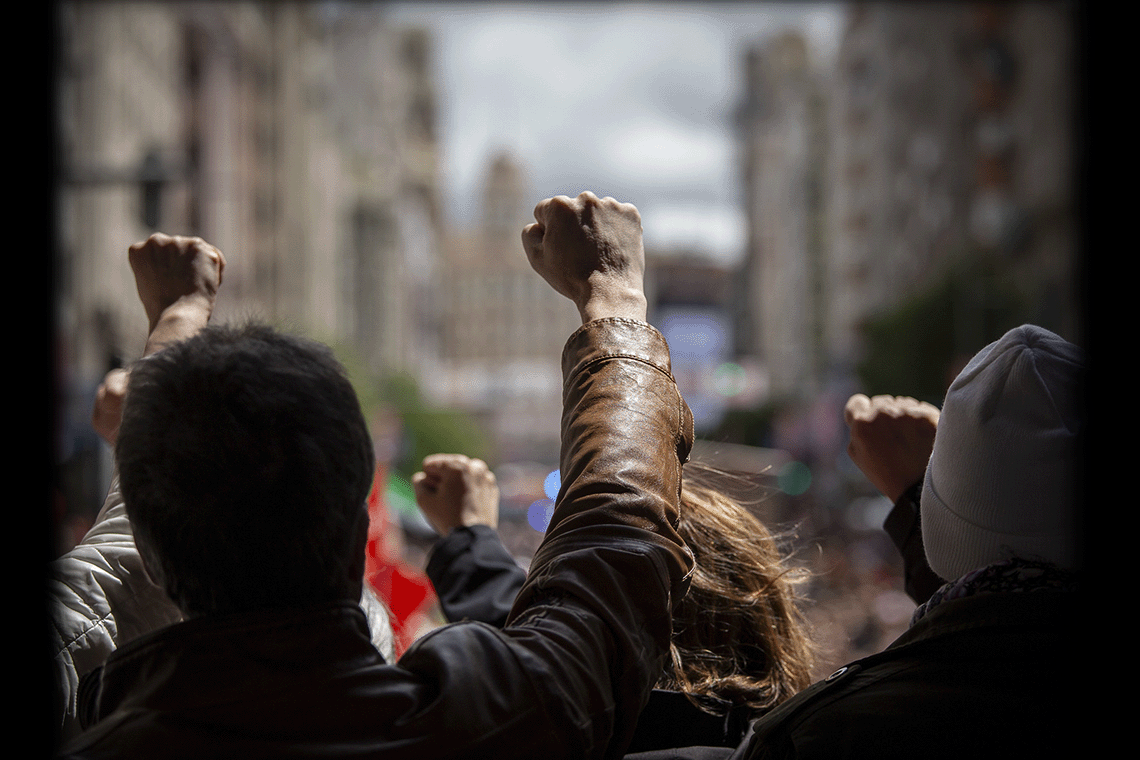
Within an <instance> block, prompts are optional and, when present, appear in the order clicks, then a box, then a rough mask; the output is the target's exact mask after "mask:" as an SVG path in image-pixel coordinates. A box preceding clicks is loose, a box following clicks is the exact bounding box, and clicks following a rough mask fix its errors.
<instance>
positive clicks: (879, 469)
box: [843, 393, 940, 502]
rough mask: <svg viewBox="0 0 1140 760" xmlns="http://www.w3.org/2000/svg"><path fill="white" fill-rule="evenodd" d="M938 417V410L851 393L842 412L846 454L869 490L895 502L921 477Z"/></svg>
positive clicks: (908, 401) (902, 400)
mask: <svg viewBox="0 0 1140 760" xmlns="http://www.w3.org/2000/svg"><path fill="white" fill-rule="evenodd" d="M939 414H940V413H939V411H938V407H936V406H934V405H933V404H928V403H926V402H925V401H919V400H917V399H913V398H911V397H910V396H875V397H874V398H867V397H866V396H864V395H863V394H862V393H856V394H855V395H854V396H852V397H851V398H849V399H848V400H847V406H846V407H845V408H844V410H843V418H844V419H845V420H846V421H847V425H848V427H850V428H851V442H850V443H849V444H848V445H847V453H848V454H849V455H850V456H851V460H852V461H853V462H855V464H856V465H858V467H859V469H860V470H862V471H863V474H864V475H866V476H867V480H869V481H871V485H873V486H874V487H875V488H877V489H879V491H880V492H881V493H882V494H883V495H884V496H886V497H887V498H888V499H890V500H891V501H896V502H897V501H898V500H899V497H900V496H902V495H903V493H905V492H906V489H908V488H910V487H911V486H912V485H914V484H915V483H917V482H918V481H920V480H922V478H923V476H924V474H925V473H926V465H927V463H928V462H929V461H930V453H931V452H932V451H934V431H935V430H936V429H937V428H938V417H939Z"/></svg>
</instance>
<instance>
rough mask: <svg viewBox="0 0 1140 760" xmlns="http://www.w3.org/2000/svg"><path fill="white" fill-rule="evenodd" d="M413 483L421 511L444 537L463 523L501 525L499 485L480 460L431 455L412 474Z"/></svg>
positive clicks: (449, 455) (455, 455)
mask: <svg viewBox="0 0 1140 760" xmlns="http://www.w3.org/2000/svg"><path fill="white" fill-rule="evenodd" d="M412 486H413V487H414V488H415V492H416V504H418V505H419V507H420V511H421V512H423V513H424V517H426V518H427V521H428V522H429V523H430V524H431V526H432V528H434V529H435V532H436V533H438V534H439V535H441V536H446V535H447V534H448V533H450V532H451V531H452V530H454V529H455V528H458V527H460V526H468V527H470V526H472V525H488V526H490V527H492V528H497V527H498V525H499V485H498V483H496V482H495V473H493V472H491V469H490V468H489V467H487V464H486V462H484V461H483V460H481V459H472V458H470V457H466V456H463V455H462V454H432V455H431V456H429V457H425V458H424V463H423V471H422V472H417V473H416V474H415V475H413V476H412Z"/></svg>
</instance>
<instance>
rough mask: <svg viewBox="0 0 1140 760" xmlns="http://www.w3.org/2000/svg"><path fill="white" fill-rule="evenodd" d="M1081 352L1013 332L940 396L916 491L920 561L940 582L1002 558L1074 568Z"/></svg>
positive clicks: (1033, 330)
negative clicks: (923, 551)
mask: <svg viewBox="0 0 1140 760" xmlns="http://www.w3.org/2000/svg"><path fill="white" fill-rule="evenodd" d="M1083 370H1084V355H1083V353H1082V352H1081V350H1080V349H1079V348H1078V347H1077V346H1074V345H1073V344H1072V343H1069V342H1067V341H1065V340H1063V339H1062V338H1060V337H1058V336H1056V335H1054V334H1053V333H1051V332H1049V331H1048V330H1043V329H1041V328H1040V327H1034V326H1033V325H1022V326H1021V327H1018V328H1016V329H1013V330H1010V331H1009V332H1008V333H1006V334H1005V335H1004V336H1002V338H1001V339H1000V340H998V341H996V342H994V343H991V344H990V345H988V346H986V347H985V348H984V349H982V350H981V351H979V352H978V354H977V355H976V356H975V357H974V358H973V359H971V360H970V363H969V364H967V365H966V368H965V369H964V370H962V372H961V374H959V375H958V377H957V378H955V380H954V382H953V383H952V384H951V385H950V390H948V391H947V392H946V401H945V403H944V404H943V407H942V415H941V417H940V418H939V420H938V429H937V432H936V433H935V436H934V451H933V453H932V454H931V455H930V464H929V466H928V467H927V468H926V481H925V482H924V483H923V487H922V502H921V509H922V535H923V543H924V544H925V546H926V558H927V561H928V562H929V563H930V567H931V569H933V570H934V572H935V573H937V574H938V575H939V576H940V577H941V578H943V579H945V580H955V579H956V578H959V577H961V576H963V575H965V574H966V573H968V572H970V571H971V570H976V569H978V568H980V567H984V566H986V565H989V564H992V563H994V562H997V561H999V560H1003V559H1009V558H1011V557H1020V558H1023V559H1038V560H1045V561H1048V562H1052V563H1054V564H1056V565H1059V566H1060V567H1063V568H1073V566H1074V564H1075V563H1076V545H1075V544H1076V542H1075V540H1074V536H1073V526H1072V519H1073V512H1072V501H1073V496H1074V493H1073V485H1074V466H1075V457H1076V456H1077V454H1078V451H1077V449H1076V440H1075V437H1076V434H1077V430H1078V426H1079V425H1080V421H1081V418H1082V414H1081V409H1080V404H1081V398H1080V395H1081V394H1080V391H1079V385H1080V382H1081V376H1082V373H1083Z"/></svg>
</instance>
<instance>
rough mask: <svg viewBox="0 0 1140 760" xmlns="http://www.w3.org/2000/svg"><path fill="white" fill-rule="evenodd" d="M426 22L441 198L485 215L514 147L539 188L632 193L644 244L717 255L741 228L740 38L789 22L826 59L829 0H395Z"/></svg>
mask: <svg viewBox="0 0 1140 760" xmlns="http://www.w3.org/2000/svg"><path fill="white" fill-rule="evenodd" d="M390 18H392V19H393V20H394V21H398V22H411V23H417V24H420V25H423V26H426V27H427V28H428V29H430V30H431V31H432V33H433V41H434V67H435V74H436V82H437V86H438V87H439V94H440V103H439V105H440V114H439V116H440V125H439V126H440V138H441V141H442V143H441V148H442V173H443V177H442V179H443V183H444V193H445V198H446V200H447V202H448V207H449V211H450V214H451V219H452V221H453V222H455V223H456V224H459V225H466V224H470V223H471V222H472V221H473V220H474V219H476V218H477V215H478V212H479V205H478V204H479V201H478V193H479V191H480V189H481V185H482V182H483V177H484V175H485V172H486V167H487V163H488V160H489V157H490V155H491V154H492V153H493V152H494V151H496V150H498V149H502V148H508V149H510V150H511V151H512V152H514V153H515V155H516V156H518V157H519V158H520V159H521V161H522V164H523V166H524V168H525V170H526V171H527V174H528V176H529V180H530V183H531V188H532V192H533V193H534V200H535V201H536V202H537V201H538V200H541V199H542V198H544V197H547V196H550V195H557V194H568V195H573V194H576V193H578V192H580V191H582V190H586V189H590V190H594V191H595V192H597V193H598V194H599V195H613V196H614V197H616V198H617V199H618V200H623V201H630V202H632V203H635V204H636V205H637V206H638V208H639V209H640V210H641V212H642V218H643V222H644V226H645V234H646V242H647V244H649V245H655V244H657V245H670V244H685V243H694V244H697V245H701V246H704V247H705V248H707V249H708V252H709V253H712V254H715V255H718V256H719V257H722V258H726V259H733V258H735V257H736V256H738V255H739V252H740V248H741V246H742V244H743V240H744V225H743V219H742V217H741V214H740V211H739V200H738V199H739V197H740V188H739V182H740V179H739V167H740V165H739V161H738V160H737V158H736V156H737V149H736V145H735V139H734V136H733V133H732V125H731V114H732V112H733V110H734V108H735V107H736V105H737V103H739V102H740V99H741V95H742V91H741V88H742V81H743V61H744V51H745V49H746V48H747V47H748V46H749V45H751V44H754V43H756V42H758V41H761V40H763V39H764V38H766V37H768V36H770V35H773V34H777V33H779V32H782V31H785V30H787V29H799V30H801V31H803V32H804V33H805V35H806V36H807V38H808V44H809V48H810V50H811V51H812V53H813V54H814V55H815V56H816V57H817V60H818V61H819V62H820V64H821V65H826V64H827V63H828V62H830V61H831V60H832V59H833V57H834V53H835V49H836V47H837V45H838V41H839V35H840V33H841V26H842V19H843V9H842V6H841V5H840V4H836V3H806V2H801V3H791V4H775V3H755V4H754V3H724V4H720V3H681V2H673V3H603V2H594V3H585V4H562V3H559V4H555V3H513V4H492V3H474V2H468V3H458V4H444V3H439V4H435V3H397V4H396V5H395V6H393V7H392V9H391V11H390Z"/></svg>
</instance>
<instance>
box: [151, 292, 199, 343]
mask: <svg viewBox="0 0 1140 760" xmlns="http://www.w3.org/2000/svg"><path fill="white" fill-rule="evenodd" d="M212 311H213V302H212V301H210V299H208V298H206V297H205V296H185V297H183V298H180V299H179V300H178V301H175V302H174V303H173V304H171V305H170V306H168V307H166V308H165V309H163V311H162V313H161V314H160V315H159V317H158V319H157V320H155V322H154V323H153V324H152V325H151V326H150V333H149V335H148V336H147V339H146V346H145V347H144V349H143V356H150V355H151V354H153V353H155V352H156V351H161V350H162V349H163V348H165V347H166V346H168V345H170V344H171V343H177V342H179V341H182V340H186V339H187V338H191V337H193V336H194V335H195V334H196V333H198V331H200V330H201V329H202V328H203V327H205V326H206V324H207V323H208V322H209V321H210V314H211V313H212Z"/></svg>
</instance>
